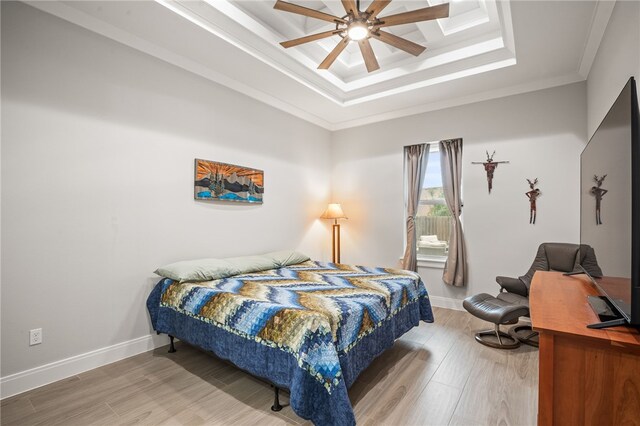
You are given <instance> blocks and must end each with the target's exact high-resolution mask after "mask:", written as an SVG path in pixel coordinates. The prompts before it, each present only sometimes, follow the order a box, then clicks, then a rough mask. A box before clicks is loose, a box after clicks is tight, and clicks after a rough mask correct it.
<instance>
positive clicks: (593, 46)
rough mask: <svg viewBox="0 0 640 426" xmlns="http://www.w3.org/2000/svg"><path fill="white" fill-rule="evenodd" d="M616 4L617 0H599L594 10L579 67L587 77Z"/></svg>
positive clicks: (581, 73) (580, 71)
mask: <svg viewBox="0 0 640 426" xmlns="http://www.w3.org/2000/svg"><path fill="white" fill-rule="evenodd" d="M615 5H616V2H615V0H599V1H598V2H597V4H596V8H595V10H594V11H593V17H592V19H591V27H590V28H589V35H588V36H587V42H586V43H585V46H584V52H583V53H582V59H581V60H580V67H579V69H578V73H579V74H580V75H581V76H582V77H583V78H585V79H586V78H587V77H588V76H589V71H591V66H592V65H593V61H594V60H595V58H596V54H597V53H598V48H599V47H600V42H602V38H603V37H604V33H605V31H606V29H607V25H608V24H609V19H611V14H612V13H613V8H614V7H615Z"/></svg>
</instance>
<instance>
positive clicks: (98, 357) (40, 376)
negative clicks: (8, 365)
mask: <svg viewBox="0 0 640 426" xmlns="http://www.w3.org/2000/svg"><path fill="white" fill-rule="evenodd" d="M168 343H169V341H168V339H167V336H156V335H151V334H150V335H147V336H142V337H138V338H137V339H133V340H129V341H127V342H122V343H117V344H115V345H112V346H108V347H106V348H101V349H96V350H95V351H91V352H87V353H84V354H80V355H76V356H72V357H70V358H66V359H62V360H60V361H55V362H52V363H50V364H45V365H41V366H39V367H35V368H32V369H29V370H25V371H21V372H19V373H15V374H11V375H9V376H5V377H1V378H0V399H4V398H8V397H10V396H13V395H17V394H19V393H22V392H26V391H28V390H31V389H35V388H39V387H40V386H44V385H47V384H49V383H53V382H56V381H58V380H62V379H65V378H67V377H71V376H74V375H76V374H80V373H82V372H85V371H88V370H92V369H94V368H98V367H101V366H103V365H107V364H111V363H113V362H116V361H120V360H122V359H125V358H129V357H131V356H134V355H138V354H140V353H142V352H147V351H150V350H153V349H155V348H157V347H160V346H163V345H166V344H168Z"/></svg>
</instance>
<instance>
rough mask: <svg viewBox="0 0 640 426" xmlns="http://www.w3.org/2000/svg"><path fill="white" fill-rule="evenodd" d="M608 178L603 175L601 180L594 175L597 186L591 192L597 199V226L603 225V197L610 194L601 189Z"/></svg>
mask: <svg viewBox="0 0 640 426" xmlns="http://www.w3.org/2000/svg"><path fill="white" fill-rule="evenodd" d="M606 177H607V175H603V176H602V177H601V178H599V177H598V175H594V176H593V180H594V181H595V182H596V185H597V186H592V187H591V190H590V191H589V192H590V193H591V194H593V195H594V196H595V197H596V225H602V219H601V217H600V204H601V203H602V197H604V194H606V193H607V192H609V191H608V190H606V189H603V188H601V186H602V182H604V178H606Z"/></svg>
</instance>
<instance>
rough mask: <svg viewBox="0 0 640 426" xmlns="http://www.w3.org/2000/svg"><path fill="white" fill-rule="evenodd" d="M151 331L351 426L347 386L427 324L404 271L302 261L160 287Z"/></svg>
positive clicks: (305, 409) (310, 415)
mask: <svg viewBox="0 0 640 426" xmlns="http://www.w3.org/2000/svg"><path fill="white" fill-rule="evenodd" d="M147 307H148V309H149V313H150V315H151V319H152V323H153V327H154V329H155V330H156V331H158V332H161V333H167V334H170V335H173V336H176V337H178V338H180V339H181V340H184V341H186V342H189V343H191V344H193V345H196V346H199V347H201V348H203V349H207V350H210V351H212V352H213V353H215V354H216V355H217V356H218V357H220V358H223V359H227V360H229V361H231V362H233V363H234V364H236V365H237V366H238V367H240V368H242V369H244V370H246V371H248V372H250V373H251V374H254V375H255V376H258V377H263V378H265V379H268V380H269V381H271V382H272V383H274V384H276V385H278V386H280V387H283V388H287V389H289V390H290V392H291V398H290V403H291V407H292V408H293V410H294V411H295V412H296V413H297V414H298V415H299V416H300V417H302V418H305V419H310V420H312V421H313V422H314V423H315V424H317V425H329V424H331V425H352V424H355V418H354V415H353V410H352V407H351V403H350V401H349V396H348V394H347V389H348V388H349V387H350V386H351V384H352V383H353V382H354V381H355V379H356V378H357V376H358V374H360V372H362V370H364V369H365V368H366V367H367V366H368V365H369V364H370V363H371V361H372V360H373V359H374V358H375V357H377V356H378V355H380V354H381V353H382V352H383V351H384V350H385V349H387V348H388V347H390V346H391V345H393V342H394V340H395V339H397V338H398V337H400V336H401V335H402V334H404V333H405V332H406V331H407V330H409V329H411V328H412V327H414V326H416V325H418V323H419V321H420V320H423V321H426V322H432V321H433V313H432V311H431V305H430V303H429V298H428V295H427V291H426V289H425V286H424V284H423V283H422V280H421V279H420V277H419V276H418V275H417V274H415V273H413V272H409V271H403V270H398V269H390V268H369V267H363V266H351V265H342V264H333V263H325V262H315V261H308V262H304V263H300V264H297V265H291V266H288V267H284V268H279V269H272V270H268V271H260V272H254V273H250V274H242V275H235V276H232V277H229V278H225V279H220V280H215V281H207V282H197V283H194V282H185V283H179V282H176V281H173V280H170V279H163V280H161V281H160V282H159V283H158V284H157V285H156V287H155V289H154V290H153V292H152V293H151V295H150V296H149V298H148V300H147Z"/></svg>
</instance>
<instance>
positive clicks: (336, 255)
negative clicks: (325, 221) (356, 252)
mask: <svg viewBox="0 0 640 426" xmlns="http://www.w3.org/2000/svg"><path fill="white" fill-rule="evenodd" d="M332 252H333V263H340V224H338V221H337V220H336V223H334V224H333V250H332Z"/></svg>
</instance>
